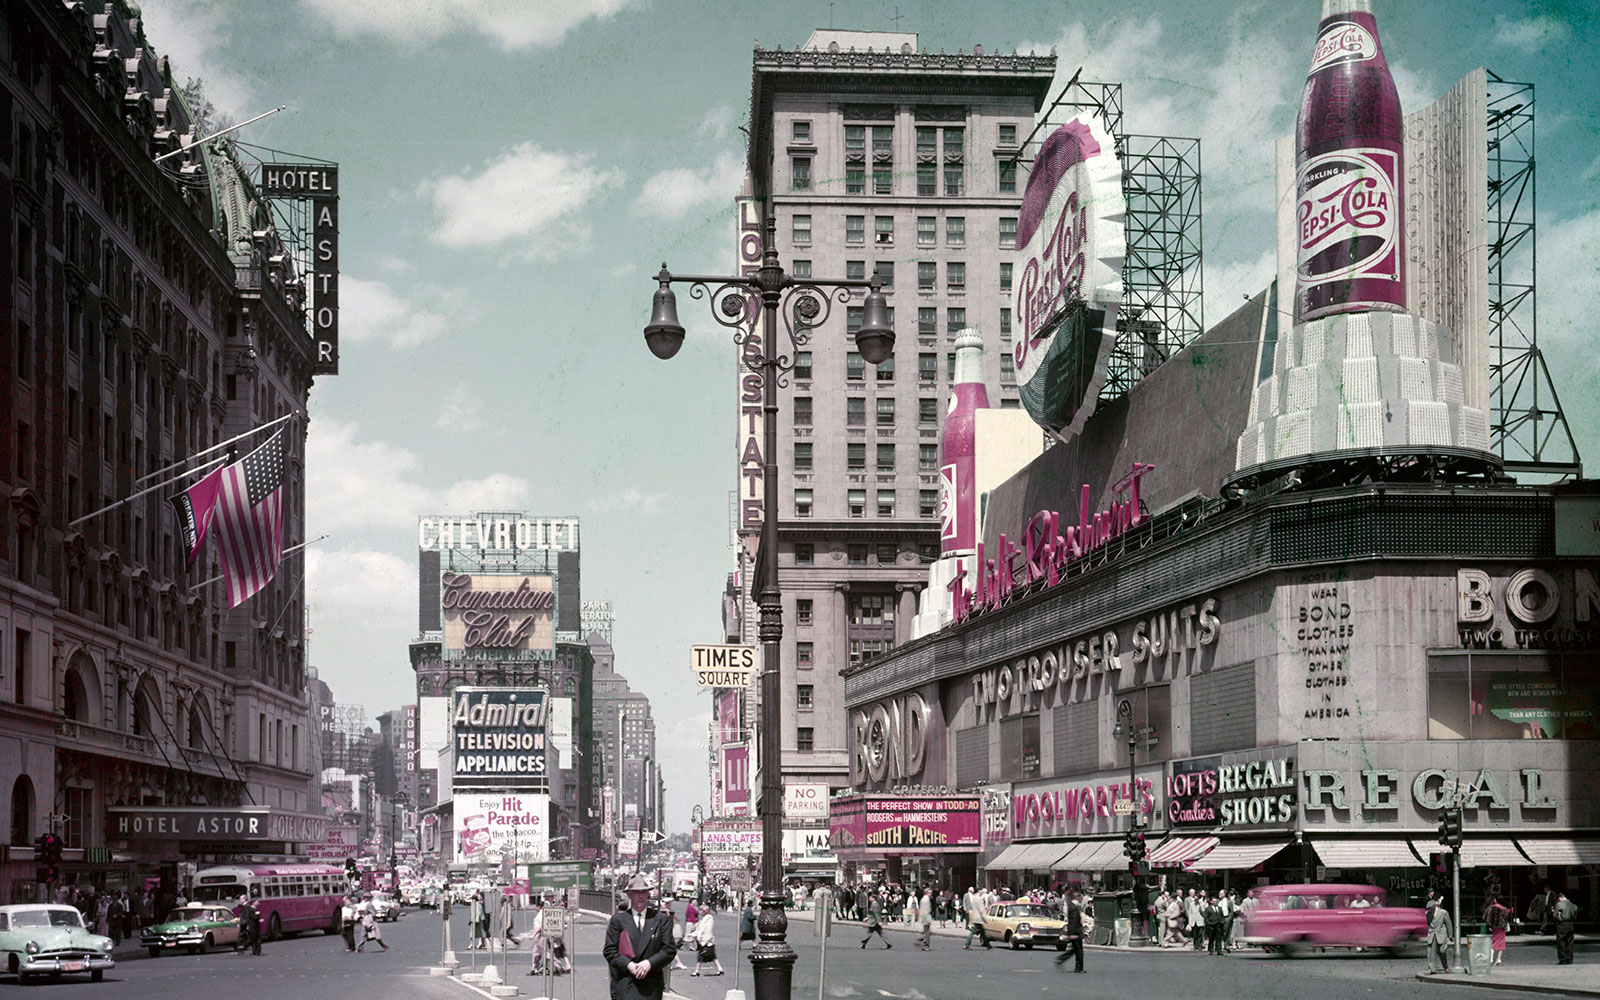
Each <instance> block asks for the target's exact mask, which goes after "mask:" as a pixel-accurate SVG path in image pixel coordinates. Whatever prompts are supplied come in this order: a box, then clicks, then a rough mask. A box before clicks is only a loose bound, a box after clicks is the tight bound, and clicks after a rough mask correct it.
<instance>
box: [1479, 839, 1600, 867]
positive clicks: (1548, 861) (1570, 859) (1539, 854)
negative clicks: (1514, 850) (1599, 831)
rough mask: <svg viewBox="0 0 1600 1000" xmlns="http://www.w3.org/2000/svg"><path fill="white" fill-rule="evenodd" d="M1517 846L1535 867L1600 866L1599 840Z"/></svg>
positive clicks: (1527, 842) (1520, 842) (1522, 842)
mask: <svg viewBox="0 0 1600 1000" xmlns="http://www.w3.org/2000/svg"><path fill="white" fill-rule="evenodd" d="M1463 846H1465V845H1463ZM1517 846H1518V847H1520V848H1522V850H1523V853H1525V854H1527V855H1528V857H1530V858H1532V859H1533V863H1534V864H1536V865H1600V840H1518V841H1517Z"/></svg>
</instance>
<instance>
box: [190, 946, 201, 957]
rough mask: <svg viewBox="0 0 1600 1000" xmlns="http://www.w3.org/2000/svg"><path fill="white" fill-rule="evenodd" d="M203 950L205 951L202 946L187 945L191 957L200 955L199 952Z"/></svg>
mask: <svg viewBox="0 0 1600 1000" xmlns="http://www.w3.org/2000/svg"><path fill="white" fill-rule="evenodd" d="M204 950H205V945H203V944H191V945H189V954H191V955H198V954H200V952H202V951H204Z"/></svg>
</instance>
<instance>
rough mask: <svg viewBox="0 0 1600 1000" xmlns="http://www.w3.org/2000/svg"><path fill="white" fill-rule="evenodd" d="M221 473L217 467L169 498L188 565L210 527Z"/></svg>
mask: <svg viewBox="0 0 1600 1000" xmlns="http://www.w3.org/2000/svg"><path fill="white" fill-rule="evenodd" d="M222 473H223V470H222V469H217V470H216V471H215V472H213V473H211V474H210V475H208V476H206V477H205V478H204V479H202V480H200V481H199V482H198V483H195V484H194V485H193V486H191V487H189V488H188V489H186V490H184V491H183V492H182V493H179V494H178V495H177V496H175V497H171V498H170V499H171V500H172V506H174V507H176V508H177V509H178V530H179V531H180V532H182V533H183V547H184V549H185V552H184V555H185V556H186V557H187V558H188V560H189V563H190V565H193V564H194V561H195V558H196V557H197V556H199V555H200V547H201V546H202V545H204V544H205V543H206V530H207V529H208V528H210V527H211V515H212V513H213V512H214V510H215V508H216V506H217V491H218V490H220V489H221V488H222Z"/></svg>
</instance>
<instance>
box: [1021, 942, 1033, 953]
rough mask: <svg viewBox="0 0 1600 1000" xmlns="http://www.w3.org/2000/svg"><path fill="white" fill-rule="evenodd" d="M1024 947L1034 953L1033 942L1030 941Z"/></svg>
mask: <svg viewBox="0 0 1600 1000" xmlns="http://www.w3.org/2000/svg"><path fill="white" fill-rule="evenodd" d="M1023 947H1024V948H1026V949H1028V950H1029V951H1032V950H1033V942H1032V941H1029V942H1028V943H1027V944H1025V945H1023Z"/></svg>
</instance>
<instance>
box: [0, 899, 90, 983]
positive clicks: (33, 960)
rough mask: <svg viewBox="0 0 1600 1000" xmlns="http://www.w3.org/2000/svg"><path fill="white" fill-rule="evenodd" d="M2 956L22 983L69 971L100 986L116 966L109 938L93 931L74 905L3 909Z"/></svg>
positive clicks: (0, 922)
mask: <svg viewBox="0 0 1600 1000" xmlns="http://www.w3.org/2000/svg"><path fill="white" fill-rule="evenodd" d="M0 956H4V960H5V963H6V968H5V971H7V972H9V973H10V974H11V975H13V976H16V977H17V982H19V983H22V982H26V981H27V980H29V979H30V978H32V977H34V976H59V975H61V974H63V973H67V972H87V973H88V974H89V978H90V979H93V980H94V981H95V982H99V981H100V979H101V977H103V976H104V975H105V973H106V970H107V969H110V968H112V967H114V966H115V965H116V964H117V963H116V962H115V961H113V960H112V958H111V939H110V938H108V937H101V936H100V935H99V934H93V933H90V931H89V929H88V928H86V927H84V926H83V916H82V915H81V914H79V913H78V910H77V908H76V907H72V906H67V905H65V904H56V903H14V904H12V905H10V906H0Z"/></svg>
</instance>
